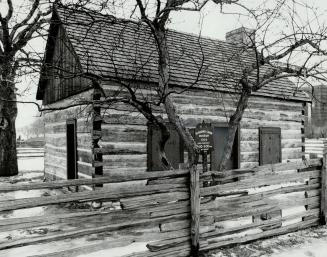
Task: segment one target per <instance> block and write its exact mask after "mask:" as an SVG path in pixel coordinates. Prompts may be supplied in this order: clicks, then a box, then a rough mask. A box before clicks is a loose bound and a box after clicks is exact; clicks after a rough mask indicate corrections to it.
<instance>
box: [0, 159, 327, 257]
mask: <svg viewBox="0 0 327 257" xmlns="http://www.w3.org/2000/svg"><path fill="white" fill-rule="evenodd" d="M43 168H44V167H43V158H26V159H19V169H20V174H19V175H18V176H15V177H11V178H0V184H1V182H11V183H15V182H29V181H42V179H43ZM56 193H58V192H56V191H49V190H32V191H18V192H15V193H0V201H1V200H7V199H8V200H9V199H17V198H25V197H35V196H40V195H46V194H56ZM59 193H60V192H59ZM72 211H78V210H73V209H71V208H70V207H69V206H67V205H64V206H48V207H36V208H31V209H23V210H16V211H11V212H6V213H1V214H0V220H1V219H4V218H16V217H17V218H18V217H28V216H35V215H47V214H54V213H59V212H60V213H63V212H72ZM65 229H67V228H63V227H60V225H56V226H48V227H47V228H46V229H45V228H42V229H40V228H35V229H27V230H25V231H22V230H19V231H12V232H9V233H8V232H6V233H3V232H2V233H0V242H4V241H6V240H8V241H10V240H12V239H19V238H24V237H26V236H27V237H29V236H31V237H33V236H42V235H46V234H48V233H49V232H51V231H54V232H56V231H63V230H65ZM145 245H146V243H145V242H134V243H132V241H128V240H127V241H126V242H125V243H124V244H122V242H121V241H119V240H117V237H116V236H115V235H113V234H110V233H102V234H97V235H90V236H85V237H82V238H75V239H66V240H61V241H56V242H50V243H44V244H38V245H30V246H24V247H19V248H14V249H9V250H3V251H0V256H4V257H10V256H15V257H16V256H19V257H23V256H33V255H39V254H44V255H45V256H46V255H47V254H48V253H51V252H57V251H71V252H69V253H68V255H67V254H66V255H65V256H79V257H107V256H109V257H119V256H122V255H125V254H130V253H133V252H139V251H144V250H146V246H145ZM109 248H110V249H109ZM58 256H61V255H58ZM259 256H265V257H326V256H327V226H320V227H316V228H310V229H306V230H302V231H298V232H295V233H291V234H287V235H283V236H278V237H274V238H268V239H265V240H258V241H255V242H252V243H249V244H243V245H237V246H233V247H228V248H224V249H220V250H216V251H212V252H210V253H208V254H206V257H259Z"/></svg>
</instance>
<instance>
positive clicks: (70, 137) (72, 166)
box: [66, 119, 78, 179]
mask: <svg viewBox="0 0 327 257" xmlns="http://www.w3.org/2000/svg"><path fill="white" fill-rule="evenodd" d="M66 140H67V179H76V178H77V177H78V175H77V136H76V119H71V120H67V124H66Z"/></svg>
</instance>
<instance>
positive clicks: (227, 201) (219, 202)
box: [201, 183, 321, 210]
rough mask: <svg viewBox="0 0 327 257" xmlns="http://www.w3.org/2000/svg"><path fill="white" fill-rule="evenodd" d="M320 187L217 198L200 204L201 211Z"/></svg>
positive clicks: (308, 186)
mask: <svg viewBox="0 0 327 257" xmlns="http://www.w3.org/2000/svg"><path fill="white" fill-rule="evenodd" d="M320 187H321V184H320V183H315V184H310V185H295V186H287V187H282V188H278V189H272V190H267V191H263V192H259V193H255V194H249V195H242V196H238V197H228V198H223V199H220V198H219V197H218V198H216V199H215V200H211V201H209V202H208V201H206V202H203V203H202V202H201V209H203V210H205V209H216V208H220V207H223V206H225V205H231V204H242V203H249V202H254V201H258V200H263V199H266V198H268V197H271V196H275V195H279V194H287V193H294V192H301V191H303V192H304V191H306V190H315V189H318V188H320Z"/></svg>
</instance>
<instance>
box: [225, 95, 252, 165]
mask: <svg viewBox="0 0 327 257" xmlns="http://www.w3.org/2000/svg"><path fill="white" fill-rule="evenodd" d="M250 95H251V91H249V90H243V91H242V93H241V96H240V99H239V101H238V103H237V108H236V110H235V112H234V114H233V115H232V116H231V117H230V119H229V122H228V133H227V143H226V145H225V148H224V155H223V158H222V160H221V162H220V165H219V170H225V169H226V165H227V161H228V160H229V158H230V156H231V154H232V150H233V145H234V140H235V134H236V131H237V128H238V126H239V124H240V122H241V120H242V117H243V114H244V111H245V109H246V108H247V106H248V101H249V97H250Z"/></svg>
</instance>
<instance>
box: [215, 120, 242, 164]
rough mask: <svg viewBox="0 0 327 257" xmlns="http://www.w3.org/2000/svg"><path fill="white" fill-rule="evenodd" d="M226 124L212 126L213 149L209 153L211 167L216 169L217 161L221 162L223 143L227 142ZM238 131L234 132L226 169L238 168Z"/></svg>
mask: <svg viewBox="0 0 327 257" xmlns="http://www.w3.org/2000/svg"><path fill="white" fill-rule="evenodd" d="M227 133H228V127H227V126H224V127H222V126H213V145H214V151H212V153H211V169H212V170H218V166H219V163H220V162H221V160H222V158H223V154H224V149H225V145H226V143H227ZM238 141H239V140H238V132H236V135H235V139H234V145H233V151H232V154H231V157H230V158H229V160H228V162H227V166H226V168H227V169H235V168H238V166H239V165H238V159H239V158H238V148H239V147H238Z"/></svg>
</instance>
